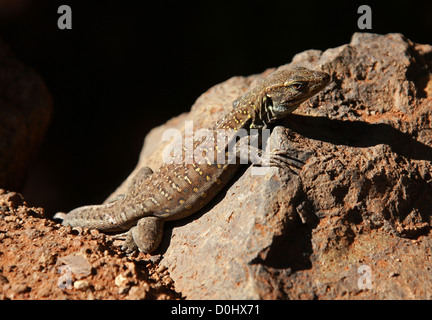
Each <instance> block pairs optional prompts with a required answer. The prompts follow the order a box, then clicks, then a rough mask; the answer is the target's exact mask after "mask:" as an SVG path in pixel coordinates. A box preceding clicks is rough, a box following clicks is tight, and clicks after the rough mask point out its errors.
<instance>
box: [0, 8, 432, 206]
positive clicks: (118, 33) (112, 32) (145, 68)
mask: <svg viewBox="0 0 432 320" xmlns="http://www.w3.org/2000/svg"><path fill="white" fill-rule="evenodd" d="M21 1H23V2H24V3H25V2H28V4H29V5H28V6H27V7H26V9H23V10H16V12H14V13H12V12H3V14H1V13H2V12H0V18H1V23H0V35H1V36H2V37H3V39H4V40H5V42H6V43H7V44H8V45H9V46H10V47H11V49H12V50H13V52H14V53H15V54H16V56H17V57H18V58H19V59H20V60H22V61H23V62H24V63H25V64H27V65H28V66H31V67H32V68H33V69H35V70H36V71H37V72H38V73H39V74H40V75H41V76H42V77H43V78H44V80H45V82H46V84H47V86H48V89H49V90H50V92H51V93H52V96H53V99H54V108H55V110H54V115H53V118H52V121H51V125H50V128H49V130H48V132H47V136H46V140H45V142H44V145H43V146H42V149H41V151H40V153H39V155H38V158H37V159H35V162H34V164H33V165H32V167H31V168H30V171H29V175H28V179H27V182H26V184H25V186H24V195H25V198H26V200H27V202H28V203H29V204H30V205H34V206H43V207H45V208H46V209H47V210H48V212H49V213H51V214H52V213H54V212H56V211H68V210H70V209H72V208H74V207H77V206H80V205H85V204H95V203H100V202H102V201H103V200H104V199H105V198H106V197H107V196H108V195H109V194H110V193H111V192H112V191H113V190H115V188H116V187H117V186H118V185H119V184H120V183H121V182H122V181H123V180H124V179H125V178H126V177H127V176H128V174H129V173H130V172H131V171H132V169H133V168H134V167H135V165H136V163H137V160H138V155H139V151H140V149H141V147H142V142H143V139H144V137H145V135H146V133H147V132H148V131H149V130H150V129H151V128H153V127H154V126H156V125H159V124H162V123H164V122H165V121H166V120H168V119H170V118H171V117H173V116H176V115H178V114H180V113H182V112H185V111H188V110H189V109H190V107H191V105H192V104H193V103H194V101H195V99H196V98H197V97H198V96H199V95H200V94H201V93H203V92H204V91H206V90H207V89H208V88H209V87H211V86H212V85H214V84H217V83H219V82H222V81H224V80H226V79H228V78H229V77H232V76H235V75H250V74H253V73H260V72H262V71H263V70H265V69H266V68H269V67H276V66H279V65H282V64H286V63H288V62H290V61H291V59H292V57H293V56H294V55H295V54H296V53H299V52H302V51H304V50H307V49H320V50H326V49H327V48H332V47H337V46H340V45H343V44H346V43H349V41H350V38H351V35H352V34H353V33H354V32H359V31H361V30H359V29H358V28H357V19H358V18H359V16H360V15H359V14H358V13H357V8H358V7H359V6H360V5H362V4H368V5H369V6H371V8H372V27H373V28H372V30H370V31H368V32H374V33H380V34H385V33H390V32H400V33H403V34H404V35H405V36H406V37H407V38H409V39H410V40H412V41H414V42H417V43H428V44H432V41H431V40H432V1H425V2H414V1H392V2H379V3H378V2H370V1H369V2H356V1H351V2H348V1H321V2H313V1H265V0H262V1H229V2H222V1H205V2H204V1H203V2H201V3H191V2H186V1H176V2H163V1H156V2H149V1H142V2H140V3H138V2H137V1H134V2H132V1H96V0H91V1H78V0H75V1H48V0H47V1H31V0H27V1H26V0H21ZM0 2H1V1H0ZM61 4H68V5H70V6H71V8H72V21H73V22H72V30H59V29H58V28H57V19H58V17H59V16H60V15H59V14H57V8H58V7H59V6H60V5H61Z"/></svg>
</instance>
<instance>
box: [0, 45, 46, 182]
mask: <svg viewBox="0 0 432 320" xmlns="http://www.w3.org/2000/svg"><path fill="white" fill-rule="evenodd" d="M0 88H1V89H0V188H7V189H11V190H18V189H19V188H20V187H21V185H22V183H23V181H24V177H25V174H26V170H27V167H28V165H29V163H30V160H31V158H32V156H34V154H35V153H36V151H37V150H38V148H39V145H40V143H41V142H42V138H43V136H44V133H45V131H46V129H47V127H48V123H49V119H50V117H51V113H52V102H51V97H50V95H49V93H48V91H47V89H46V87H45V85H44V83H43V81H42V79H41V78H40V77H39V76H38V75H37V74H36V73H35V72H34V71H32V70H30V69H29V68H27V67H25V66H24V65H23V64H22V63H20V62H19V61H18V60H17V59H16V58H15V57H14V56H13V54H12V53H11V52H10V50H9V49H8V48H7V46H6V45H5V44H4V43H3V41H2V40H1V39H0Z"/></svg>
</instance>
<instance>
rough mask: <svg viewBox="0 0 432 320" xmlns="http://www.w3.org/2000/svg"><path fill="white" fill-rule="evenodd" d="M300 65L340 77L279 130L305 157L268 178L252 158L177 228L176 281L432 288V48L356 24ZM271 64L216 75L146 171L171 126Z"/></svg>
mask: <svg viewBox="0 0 432 320" xmlns="http://www.w3.org/2000/svg"><path fill="white" fill-rule="evenodd" d="M292 64H299V65H303V66H306V67H309V68H314V69H323V70H325V71H328V72H330V73H331V75H332V77H333V82H332V83H331V84H330V85H329V86H328V87H327V88H326V89H325V90H324V91H323V92H322V93H320V94H319V95H318V96H316V97H314V98H313V99H312V100H310V101H309V102H306V103H305V105H304V106H302V107H301V108H299V109H298V110H297V111H296V112H295V114H293V115H292V116H290V117H288V118H287V119H286V121H284V122H283V123H282V127H279V128H277V130H279V131H280V132H283V133H285V135H286V136H287V137H288V139H286V140H284V141H282V144H283V145H285V147H286V148H290V149H291V150H292V152H293V154H295V152H296V150H297V151H298V155H299V156H301V157H308V156H309V158H308V161H307V163H306V165H305V166H304V167H303V169H302V170H301V171H300V173H299V174H298V175H294V174H292V173H290V172H283V171H281V170H279V169H271V170H270V171H269V172H268V174H266V175H264V176H259V177H257V176H252V175H251V174H250V170H251V167H249V168H248V169H247V170H246V171H245V172H241V173H240V174H239V175H238V176H237V178H236V179H235V180H234V181H233V184H231V185H230V186H229V187H228V188H226V189H225V190H224V192H223V193H222V194H221V195H219V196H218V197H217V198H216V199H214V201H212V203H210V205H208V206H207V207H206V208H205V209H204V210H202V211H201V212H200V213H197V214H195V215H194V216H192V217H190V218H189V219H186V220H182V221H178V222H173V223H170V224H168V227H170V226H171V229H170V228H168V229H169V230H167V231H166V234H165V238H164V241H165V243H163V245H162V248H161V249H160V250H159V253H161V254H163V258H162V260H161V264H162V265H163V266H166V267H167V268H168V270H169V272H170V275H171V277H172V278H173V279H174V281H175V286H176V290H178V291H180V292H182V293H183V294H184V295H185V296H186V297H187V298H192V299H279V298H291V299H313V298H320V299H334V298H358V299H364V298H371V299H385V298H390V299H401V298H418V299H422V298H430V292H432V281H431V280H432V275H431V267H432V266H431V264H430V256H431V249H430V248H431V246H430V245H431V240H430V237H428V235H429V233H430V229H431V220H430V216H431V213H432V197H431V196H430V195H431V194H432V193H431V192H432V184H431V181H432V178H431V174H430V172H431V169H432V167H431V161H432V152H431V151H432V134H431V132H432V130H431V128H432V127H431V112H432V111H431V110H432V100H431V99H432V76H431V68H432V47H431V46H429V45H419V44H415V43H412V42H411V41H409V40H408V39H406V38H404V37H403V36H402V35H400V34H388V35H384V36H382V35H376V34H365V33H364V34H361V33H356V34H354V35H353V37H352V41H351V43H350V44H348V45H343V46H341V47H338V48H334V49H329V50H327V51H325V52H321V51H317V50H309V51H306V52H303V53H301V54H299V55H297V56H295V57H294V59H293V62H292ZM270 71H272V70H268V71H267V72H265V74H262V75H256V76H251V77H248V78H242V77H235V78H232V79H230V80H228V81H226V82H224V83H222V84H220V85H217V86H215V87H213V88H211V89H210V90H209V91H208V92H206V93H205V94H203V95H202V96H201V97H200V98H199V99H198V100H197V102H196V103H195V105H194V106H193V107H192V110H191V112H190V113H188V114H184V115H181V116H179V117H177V118H175V119H172V120H170V121H169V122H168V123H167V124H166V125H164V126H161V127H159V128H156V129H154V130H153V131H152V132H151V133H150V134H149V135H148V136H147V138H146V141H145V146H144V149H143V151H142V154H141V158H140V162H139V164H138V166H137V168H139V167H141V166H143V165H149V166H150V167H152V168H153V169H156V168H157V167H158V166H159V165H160V159H161V151H162V149H163V148H164V146H165V145H164V144H161V143H160V141H161V134H162V132H163V130H165V129H166V128H172V127H175V128H182V126H183V125H184V121H185V120H192V119H193V121H194V127H195V128H200V127H202V126H208V125H210V124H211V123H212V122H213V121H214V120H215V119H217V118H218V117H219V115H220V114H222V113H223V112H224V111H226V110H227V109H228V108H230V104H229V103H230V102H231V101H232V100H233V99H234V98H235V97H237V96H239V95H240V94H242V93H243V92H245V91H246V90H247V89H248V88H249V87H250V86H252V85H253V82H254V81H256V80H257V79H261V78H263V77H264V76H266V75H267V74H268V73H269V72H270ZM132 175H133V174H132ZM132 175H131V176H132ZM125 184H126V182H125ZM125 184H123V185H122V186H120V187H119V189H118V190H117V191H116V192H115V193H114V194H113V195H112V196H115V195H116V194H118V193H121V192H122V191H124V188H125ZM365 270H366V271H365ZM369 276H370V277H369ZM368 279H369V280H370V282H368V281H367V280H368Z"/></svg>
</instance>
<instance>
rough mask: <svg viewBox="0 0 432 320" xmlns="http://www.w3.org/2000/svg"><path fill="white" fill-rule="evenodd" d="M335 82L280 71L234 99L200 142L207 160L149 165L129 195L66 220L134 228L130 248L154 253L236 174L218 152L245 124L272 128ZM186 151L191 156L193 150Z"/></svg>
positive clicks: (312, 74) (309, 73) (100, 227)
mask: <svg viewBox="0 0 432 320" xmlns="http://www.w3.org/2000/svg"><path fill="white" fill-rule="evenodd" d="M329 81H330V76H329V75H328V74H327V73H324V72H319V71H311V70H308V69H306V68H302V67H299V68H295V69H285V70H280V71H276V72H274V73H273V74H271V75H270V76H269V77H268V78H266V79H265V80H264V81H262V83H261V84H259V85H257V86H256V87H255V88H253V89H252V90H250V91H249V92H247V93H245V94H244V95H243V96H241V97H240V98H239V99H237V100H236V101H234V103H233V109H232V110H231V111H230V112H229V113H228V114H226V115H225V116H224V117H223V118H221V119H220V120H219V121H218V122H217V123H216V124H215V126H214V127H213V128H212V129H211V130H212V131H211V135H210V137H211V138H207V139H204V140H203V139H200V140H197V141H194V145H193V149H194V150H195V149H197V148H200V150H204V151H206V153H205V154H206V157H205V161H204V163H197V162H193V163H190V164H187V163H180V164H163V165H162V166H161V167H160V168H159V170H158V171H156V172H155V173H153V174H151V173H152V172H151V170H150V169H149V168H147V167H146V168H143V169H142V170H141V171H140V172H139V173H138V174H137V176H136V177H135V179H134V182H133V183H132V184H131V185H130V187H129V190H128V191H127V193H126V194H125V195H124V196H123V197H121V198H119V199H117V200H115V201H113V202H111V203H108V204H105V205H92V206H84V207H80V208H77V209H74V210H72V211H71V212H70V213H69V214H67V215H66V216H65V217H64V220H63V225H69V226H72V227H75V226H81V227H87V228H94V229H98V230H100V231H103V232H117V233H119V232H123V231H127V230H129V231H128V233H127V236H126V241H125V244H124V246H123V248H124V249H126V250H127V251H128V252H130V251H133V250H135V249H137V248H138V249H139V250H140V251H143V252H152V251H153V250H155V249H156V248H157V247H158V245H159V243H160V241H161V239H162V233H163V222H164V221H166V220H177V219H181V218H183V217H186V216H189V215H190V214H193V213H195V212H197V211H198V210H199V209H201V208H202V207H203V206H204V205H206V204H207V203H208V202H209V201H210V200H211V199H212V198H213V197H214V196H216V195H217V194H218V192H219V191H220V190H221V189H222V188H223V187H224V186H225V185H226V184H227V183H228V182H229V181H230V179H231V178H232V177H233V174H234V173H235V172H236V170H237V169H238V167H239V164H238V161H237V162H236V163H232V164H231V163H225V164H218V163H217V161H216V160H217V155H218V153H221V152H224V153H226V152H227V151H228V145H229V143H232V142H233V141H234V143H235V139H236V136H237V133H238V132H239V130H240V129H246V130H249V129H252V128H256V129H263V128H268V127H269V125H271V124H273V123H274V122H275V121H276V120H278V119H281V118H283V117H285V116H286V115H288V114H289V113H291V112H293V111H294V110H295V109H297V107H298V106H299V105H300V103H301V102H303V101H305V100H307V99H309V98H310V97H312V96H313V95H315V94H316V93H318V92H319V91H321V90H322V89H323V88H324V87H325V86H326V85H327V84H328V83H329ZM221 130H225V132H226V136H227V139H226V141H225V142H224V143H223V144H222V145H221V144H217V146H215V140H216V137H217V133H218V132H219V131H221ZM246 138H248V137H246ZM240 140H242V139H240ZM243 140H244V139H243ZM210 149H211V150H212V151H213V158H210V159H209V157H210V155H211V154H208V153H207V151H208V150H210ZM183 150H184V155H185V156H187V155H188V152H190V151H189V150H187V149H185V148H183ZM225 155H226V156H228V154H225ZM271 157H272V155H270V158H271ZM274 157H275V159H276V157H280V156H274ZM183 159H185V158H183ZM225 162H227V161H225Z"/></svg>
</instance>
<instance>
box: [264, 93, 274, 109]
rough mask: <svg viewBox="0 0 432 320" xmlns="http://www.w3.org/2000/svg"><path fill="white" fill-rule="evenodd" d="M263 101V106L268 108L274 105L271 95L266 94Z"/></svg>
mask: <svg viewBox="0 0 432 320" xmlns="http://www.w3.org/2000/svg"><path fill="white" fill-rule="evenodd" d="M262 102H263V106H264V107H265V108H266V109H268V108H271V107H273V100H272V98H270V97H269V96H268V95H266V94H265V95H264V96H263V99H262Z"/></svg>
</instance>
